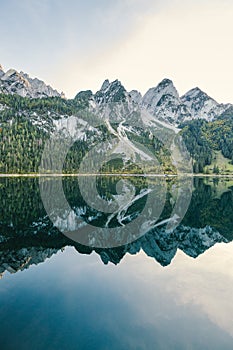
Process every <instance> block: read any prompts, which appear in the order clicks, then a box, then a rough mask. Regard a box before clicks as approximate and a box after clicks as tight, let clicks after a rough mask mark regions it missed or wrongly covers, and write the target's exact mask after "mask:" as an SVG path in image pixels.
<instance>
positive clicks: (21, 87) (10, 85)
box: [0, 66, 64, 98]
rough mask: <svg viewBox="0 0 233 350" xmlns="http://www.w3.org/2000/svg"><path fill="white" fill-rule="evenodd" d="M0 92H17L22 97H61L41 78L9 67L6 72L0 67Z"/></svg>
mask: <svg viewBox="0 0 233 350" xmlns="http://www.w3.org/2000/svg"><path fill="white" fill-rule="evenodd" d="M0 93H4V94H17V95H20V96H22V97H30V98H42V97H55V96H57V97H63V96H64V95H62V94H60V93H59V92H58V91H56V90H54V89H52V88H51V87H50V86H49V85H46V84H45V83H44V82H43V81H42V80H39V79H37V78H30V77H29V75H28V74H26V73H23V72H17V71H16V70H15V69H9V70H8V71H7V72H6V73H5V72H4V71H3V70H2V66H1V69H0Z"/></svg>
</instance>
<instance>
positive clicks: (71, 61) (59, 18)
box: [0, 0, 233, 103]
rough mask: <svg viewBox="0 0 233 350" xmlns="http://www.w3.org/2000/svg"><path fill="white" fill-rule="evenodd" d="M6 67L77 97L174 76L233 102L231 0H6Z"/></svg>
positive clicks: (181, 84) (1, 4) (0, 51)
mask: <svg viewBox="0 0 233 350" xmlns="http://www.w3.org/2000/svg"><path fill="white" fill-rule="evenodd" d="M0 18H1V20H0V34H1V42H0V63H1V64H2V66H3V68H4V70H7V69H9V68H15V69H17V70H19V71H21V70H22V71H24V72H26V73H28V74H29V75H30V76H32V77H38V78H40V79H42V80H44V81H45V82H46V83H48V84H49V85H51V86H52V87H54V88H56V89H57V90H58V91H64V92H65V95H66V96H67V97H70V98H72V97H74V96H75V95H76V93H77V92H78V91H80V90H86V89H91V90H92V91H94V92H95V91H97V90H98V89H99V88H100V86H101V84H102V82H103V81H104V80H105V79H109V80H115V79H119V80H120V81H121V82H122V84H123V85H124V86H125V88H126V89H127V90H129V91H130V90H132V89H137V90H139V91H141V92H142V93H145V92H146V91H147V90H148V89H149V88H150V87H153V86H156V85H157V84H158V83H159V82H160V81H161V80H162V79H164V78H170V79H172V80H173V82H174V85H175V86H176V88H177V90H178V91H179V93H180V95H182V94H184V93H185V92H187V91H188V90H190V89H191V88H193V87H196V86H198V87H199V88H201V89H202V90H204V91H205V92H207V93H208V94H209V95H210V96H212V97H213V98H215V99H216V100H217V101H218V102H223V103H226V102H231V103H233V88H232V82H233V69H232V63H233V1H232V0H195V1H194V0H193V1H191V0H98V1H94V0H85V1H83V0H66V1H64V0H20V1H18V0H7V1H6V0H0Z"/></svg>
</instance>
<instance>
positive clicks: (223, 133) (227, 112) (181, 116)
mask: <svg viewBox="0 0 233 350" xmlns="http://www.w3.org/2000/svg"><path fill="white" fill-rule="evenodd" d="M0 92H1V93H0V152H1V158H0V172H2V173H6V172H10V173H11V172H13V173H15V172H16V173H18V172H19V173H27V172H38V169H39V165H40V161H41V155H42V152H43V148H44V145H45V143H46V141H47V140H48V139H49V138H50V137H51V135H56V134H58V135H59V137H61V138H62V137H63V138H64V139H65V138H66V137H70V138H72V139H73V140H74V141H75V140H76V147H73V148H72V151H71V152H70V153H69V154H68V155H67V158H66V164H65V165H64V169H63V170H64V171H65V172H77V171H78V169H79V165H80V162H81V159H82V157H83V156H84V154H85V153H86V152H88V151H89V150H90V149H91V148H92V147H93V146H95V145H97V144H99V143H101V141H103V140H104V141H105V149H102V150H100V154H101V152H104V151H105V152H106V151H110V150H111V147H112V140H117V139H118V140H119V141H120V143H119V147H118V148H116V150H115V151H116V152H118V155H119V157H120V158H122V159H123V163H122V162H118V163H117V162H115V164H114V165H113V163H111V166H110V165H108V166H107V167H105V171H110V170H113V171H118V172H122V171H126V172H133V171H134V172H136V171H139V168H140V166H141V165H142V163H143V162H144V161H145V159H147V160H149V159H150V160H152V158H153V157H151V154H150V155H149V153H150V152H151V153H152V154H153V155H154V156H155V157H156V158H157V159H158V161H159V163H161V164H163V166H162V171H163V172H165V173H168V174H174V173H175V172H176V164H175V163H174V160H173V159H172V152H173V151H174V150H172V145H173V139H174V137H175V135H177V134H180V135H182V137H183V140H184V141H185V143H186V147H187V149H188V151H189V153H190V155H191V156H192V158H193V165H194V172H197V173H198V172H204V171H208V172H209V171H210V172H213V171H214V169H215V170H216V166H215V167H214V164H215V163H216V161H215V159H216V154H217V153H216V152H221V153H222V155H223V156H224V157H225V158H224V161H223V162H222V161H221V164H223V163H224V164H223V165H221V169H220V172H225V173H229V172H232V170H231V169H232V168H231V164H230V163H231V162H233V146H232V128H233V105H231V104H225V105H224V104H218V103H217V102H216V101H215V100H214V99H212V98H211V97H209V96H208V95H207V94H206V93H205V92H203V91H202V90H200V89H199V88H194V89H192V90H190V91H189V92H187V93H186V94H185V95H183V96H182V97H180V96H179V93H178V91H177V89H176V88H175V86H174V84H173V82H172V81H171V80H170V79H164V80H162V81H161V82H160V83H159V84H158V85H157V86H155V87H153V88H150V89H149V90H148V91H147V92H146V93H145V95H144V96H142V95H141V93H140V92H138V91H137V90H132V91H130V92H128V91H127V90H126V88H125V87H124V86H123V85H122V83H121V82H120V81H119V80H114V81H112V82H110V81H109V80H105V81H104V82H103V84H102V86H101V87H100V89H99V90H98V91H97V92H95V93H93V92H92V91H91V90H86V91H80V92H78V93H77V95H76V96H75V98H73V99H65V98H63V95H62V94H59V93H58V92H57V91H56V90H54V89H52V88H51V87H49V86H47V85H46V84H45V83H44V82H42V81H40V80H38V79H31V78H30V77H29V76H28V75H27V74H25V73H22V72H20V73H18V72H17V71H15V70H9V71H8V72H6V73H5V72H4V71H3V69H2V67H0ZM25 97H27V98H25ZM210 121H211V123H209V122H210ZM143 147H144V148H143ZM123 154H124V156H123ZM136 159H137V161H138V162H139V163H140V164H139V167H136V168H135V167H134V170H133V168H132V167H130V166H129V164H130V162H131V163H134V162H135V160H136ZM116 163H117V164H118V165H117V166H116ZM152 163H153V162H151V165H147V166H146V167H147V171H149V172H157V171H158V167H155V166H154V165H153V164H152ZM228 163H229V164H228ZM120 164H121V167H120ZM217 165H218V164H217ZM208 166H209V168H208V169H207V168H206V167H208ZM206 169H207V170H206Z"/></svg>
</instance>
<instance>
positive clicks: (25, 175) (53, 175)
mask: <svg viewBox="0 0 233 350" xmlns="http://www.w3.org/2000/svg"><path fill="white" fill-rule="evenodd" d="M83 176H123V177H163V178H164V177H165V178H169V177H210V178H213V177H216V178H233V174H225V175H224V174H180V175H177V174H126V173H122V174H111V173H109V174H100V173H93V174H89V173H87V174H39V173H37V174H0V178H1V177H2V178H4V177H83Z"/></svg>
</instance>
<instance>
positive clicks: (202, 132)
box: [181, 114, 233, 173]
mask: <svg viewBox="0 0 233 350" xmlns="http://www.w3.org/2000/svg"><path fill="white" fill-rule="evenodd" d="M181 127H182V132H181V133H182V137H183V140H184V142H185V144H186V146H187V149H188V151H189V152H190V154H191V156H192V158H193V160H194V172H195V173H202V172H203V171H204V167H205V166H206V165H210V164H211V162H212V160H213V151H221V152H222V154H223V156H224V157H226V158H228V159H229V160H230V161H231V163H233V114H232V115H229V116H228V117H227V118H226V117H221V118H220V119H217V120H214V121H212V122H207V121H205V120H200V119H198V120H192V121H189V122H186V123H183V124H182V125H181ZM216 171H217V168H216Z"/></svg>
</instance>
